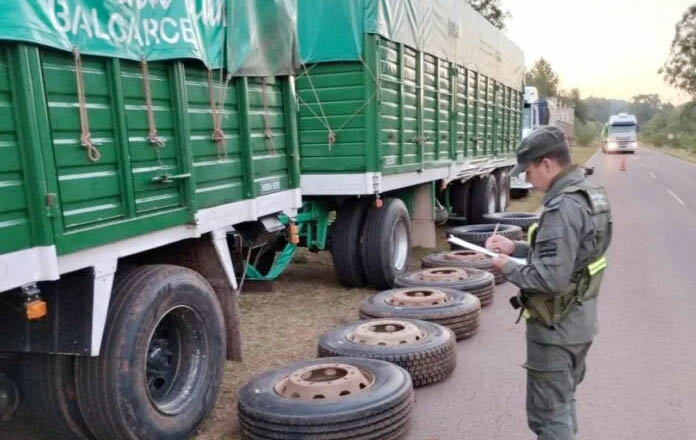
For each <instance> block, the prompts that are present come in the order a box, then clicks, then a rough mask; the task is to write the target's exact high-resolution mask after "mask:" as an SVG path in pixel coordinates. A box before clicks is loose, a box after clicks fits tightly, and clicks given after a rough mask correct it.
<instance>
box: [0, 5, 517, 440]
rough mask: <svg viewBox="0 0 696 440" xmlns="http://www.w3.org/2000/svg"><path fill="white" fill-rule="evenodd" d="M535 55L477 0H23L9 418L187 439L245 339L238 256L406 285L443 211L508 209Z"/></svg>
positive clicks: (6, 266)
mask: <svg viewBox="0 0 696 440" xmlns="http://www.w3.org/2000/svg"><path fill="white" fill-rule="evenodd" d="M523 68H524V62H523V58H522V53H521V52H520V50H519V49H517V48H516V47H515V46H514V45H513V44H512V43H510V42H509V41H508V40H507V39H506V38H505V37H504V36H503V35H502V34H501V33H500V32H499V31H498V30H496V29H495V28H493V27H492V26H491V25H490V24H489V23H488V22H486V21H485V20H484V19H483V18H482V17H481V16H479V15H478V14H476V13H475V12H474V11H473V10H472V9H471V8H470V7H468V6H467V5H465V4H464V3H463V2H461V1H459V0H436V1H428V2H423V1H415V0H408V1H404V0H398V1H397V0H331V1H328V0H324V1H316V0H272V1H271V0H268V1H254V0H187V1H185V2H172V1H168V0H152V1H139V0H138V1H135V0H122V1H119V2H101V1H97V0H41V1H36V0H32V1H27V2H24V3H23V5H22V7H18V8H5V9H4V10H3V11H1V12H0V420H2V419H5V418H8V417H9V416H11V415H12V414H13V413H14V412H15V411H16V409H17V407H18V406H19V404H20V403H22V404H24V405H25V406H26V407H27V410H28V411H29V412H31V413H33V414H35V415H37V416H38V417H37V420H39V421H41V422H42V423H44V424H46V425H48V426H49V428H50V429H51V430H52V432H55V433H58V435H63V436H65V437H67V438H91V439H98V440H102V439H105V440H106V439H108V440H120V439H135V438H168V439H180V438H189V437H190V436H191V435H193V433H194V432H195V431H196V430H197V428H198V427H199V426H200V424H201V423H202V421H203V420H204V419H205V417H206V416H207V414H208V413H209V412H210V410H211V408H212V407H213V405H214V403H215V399H216V397H217V394H218V391H219V388H220V383H221V379H222V371H223V367H224V361H225V359H240V358H241V348H240V347H241V346H240V341H241V335H240V334H239V326H238V318H239V310H238V294H239V289H238V277H239V276H240V275H242V274H244V275H245V276H246V277H248V278H251V279H266V280H272V279H273V278H275V277H277V276H278V275H279V274H280V273H282V271H283V269H284V268H285V267H286V266H287V264H288V263H289V262H290V260H291V258H292V256H293V254H294V252H295V251H296V249H297V247H298V246H300V247H307V248H308V249H310V250H313V251H321V250H330V251H331V252H332V255H333V259H334V263H335V266H336V272H337V276H338V279H339V280H340V281H341V282H342V283H343V284H345V285H347V286H362V285H373V286H375V287H388V286H391V284H392V282H393V279H394V277H395V275H396V274H398V273H400V272H403V271H404V270H405V269H406V267H407V264H408V259H409V255H410V249H411V246H412V245H413V244H420V245H430V246H432V245H434V244H435V220H436V214H437V213H440V212H444V211H449V212H450V213H452V214H454V215H457V216H460V217H468V218H469V220H470V221H477V220H478V219H480V218H481V216H482V215H483V214H484V213H487V212H491V211H495V210H502V209H504V208H505V205H506V201H507V195H508V192H509V177H508V172H509V169H510V168H511V167H512V166H513V165H514V154H513V148H514V146H515V144H516V143H517V141H518V139H519V137H520V129H521V127H520V111H521V107H522V100H521V91H522V80H523ZM279 252H280V256H277V254H278V253H279ZM237 260H241V262H242V263H243V262H244V261H246V265H244V264H242V265H241V266H239V265H236V264H234V263H235V261H237Z"/></svg>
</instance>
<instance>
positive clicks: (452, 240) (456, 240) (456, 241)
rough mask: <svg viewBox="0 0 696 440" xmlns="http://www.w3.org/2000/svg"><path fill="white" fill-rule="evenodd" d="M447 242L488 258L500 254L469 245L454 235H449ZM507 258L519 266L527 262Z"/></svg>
mask: <svg viewBox="0 0 696 440" xmlns="http://www.w3.org/2000/svg"><path fill="white" fill-rule="evenodd" d="M447 241H449V242H450V243H452V244H456V245H457V246H461V247H463V248H467V249H470V250H472V251H476V252H480V253H482V254H485V255H488V256H490V257H494V258H495V257H497V256H499V255H500V254H498V253H497V252H493V251H491V250H489V249H486V248H485V247H481V246H478V245H475V244H474V243H469V242H468V241H464V240H462V239H461V238H457V237H455V236H454V235H450V236H449V237H448V238H447ZM508 258H509V259H510V260H511V261H512V262H514V263H515V264H521V265H525V264H527V260H526V259H524V258H516V257H510V256H508Z"/></svg>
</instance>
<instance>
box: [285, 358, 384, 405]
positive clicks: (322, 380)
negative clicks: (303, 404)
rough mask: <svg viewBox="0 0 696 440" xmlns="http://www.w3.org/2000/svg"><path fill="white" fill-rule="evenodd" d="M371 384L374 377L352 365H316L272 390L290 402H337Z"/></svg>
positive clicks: (365, 388)
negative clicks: (290, 400) (291, 400)
mask: <svg viewBox="0 0 696 440" xmlns="http://www.w3.org/2000/svg"><path fill="white" fill-rule="evenodd" d="M374 383H375V376H374V374H372V373H370V372H369V371H366V370H363V369H360V368H357V367H354V366H353V365H348V364H317V365H311V366H309V367H304V368H300V369H299V370H295V371H293V372H292V373H290V375H289V376H286V377H284V378H283V379H281V380H279V381H278V382H277V383H276V385H275V387H274V389H275V392H276V393H277V394H278V395H280V396H282V397H286V398H288V399H293V400H336V399H342V398H344V397H348V396H353V395H356V394H360V393H362V392H363V391H365V390H367V389H368V388H370V387H371V386H372V385H374Z"/></svg>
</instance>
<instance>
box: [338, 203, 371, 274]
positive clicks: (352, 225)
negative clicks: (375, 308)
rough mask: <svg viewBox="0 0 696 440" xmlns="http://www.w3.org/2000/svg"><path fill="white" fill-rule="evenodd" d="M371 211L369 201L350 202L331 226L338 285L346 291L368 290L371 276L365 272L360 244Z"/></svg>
mask: <svg viewBox="0 0 696 440" xmlns="http://www.w3.org/2000/svg"><path fill="white" fill-rule="evenodd" d="M369 208H370V201H369V200H366V199H349V200H346V201H345V202H343V203H342V204H341V207H340V208H339V210H338V217H337V218H336V221H335V222H334V223H333V225H332V226H331V255H332V256H333V264H334V269H335V270H336V276H337V277H338V281H340V282H341V284H343V285H344V286H346V287H365V286H366V285H367V275H365V269H364V268H363V263H362V255H361V254H360V243H361V241H362V234H363V225H364V224H365V215H366V214H367V210H368V209H369Z"/></svg>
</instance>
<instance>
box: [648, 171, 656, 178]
mask: <svg viewBox="0 0 696 440" xmlns="http://www.w3.org/2000/svg"><path fill="white" fill-rule="evenodd" d="M648 173H649V174H650V177H652V178H653V179H655V180H657V176H656V175H655V174H654V173H653V172H652V171H648Z"/></svg>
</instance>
